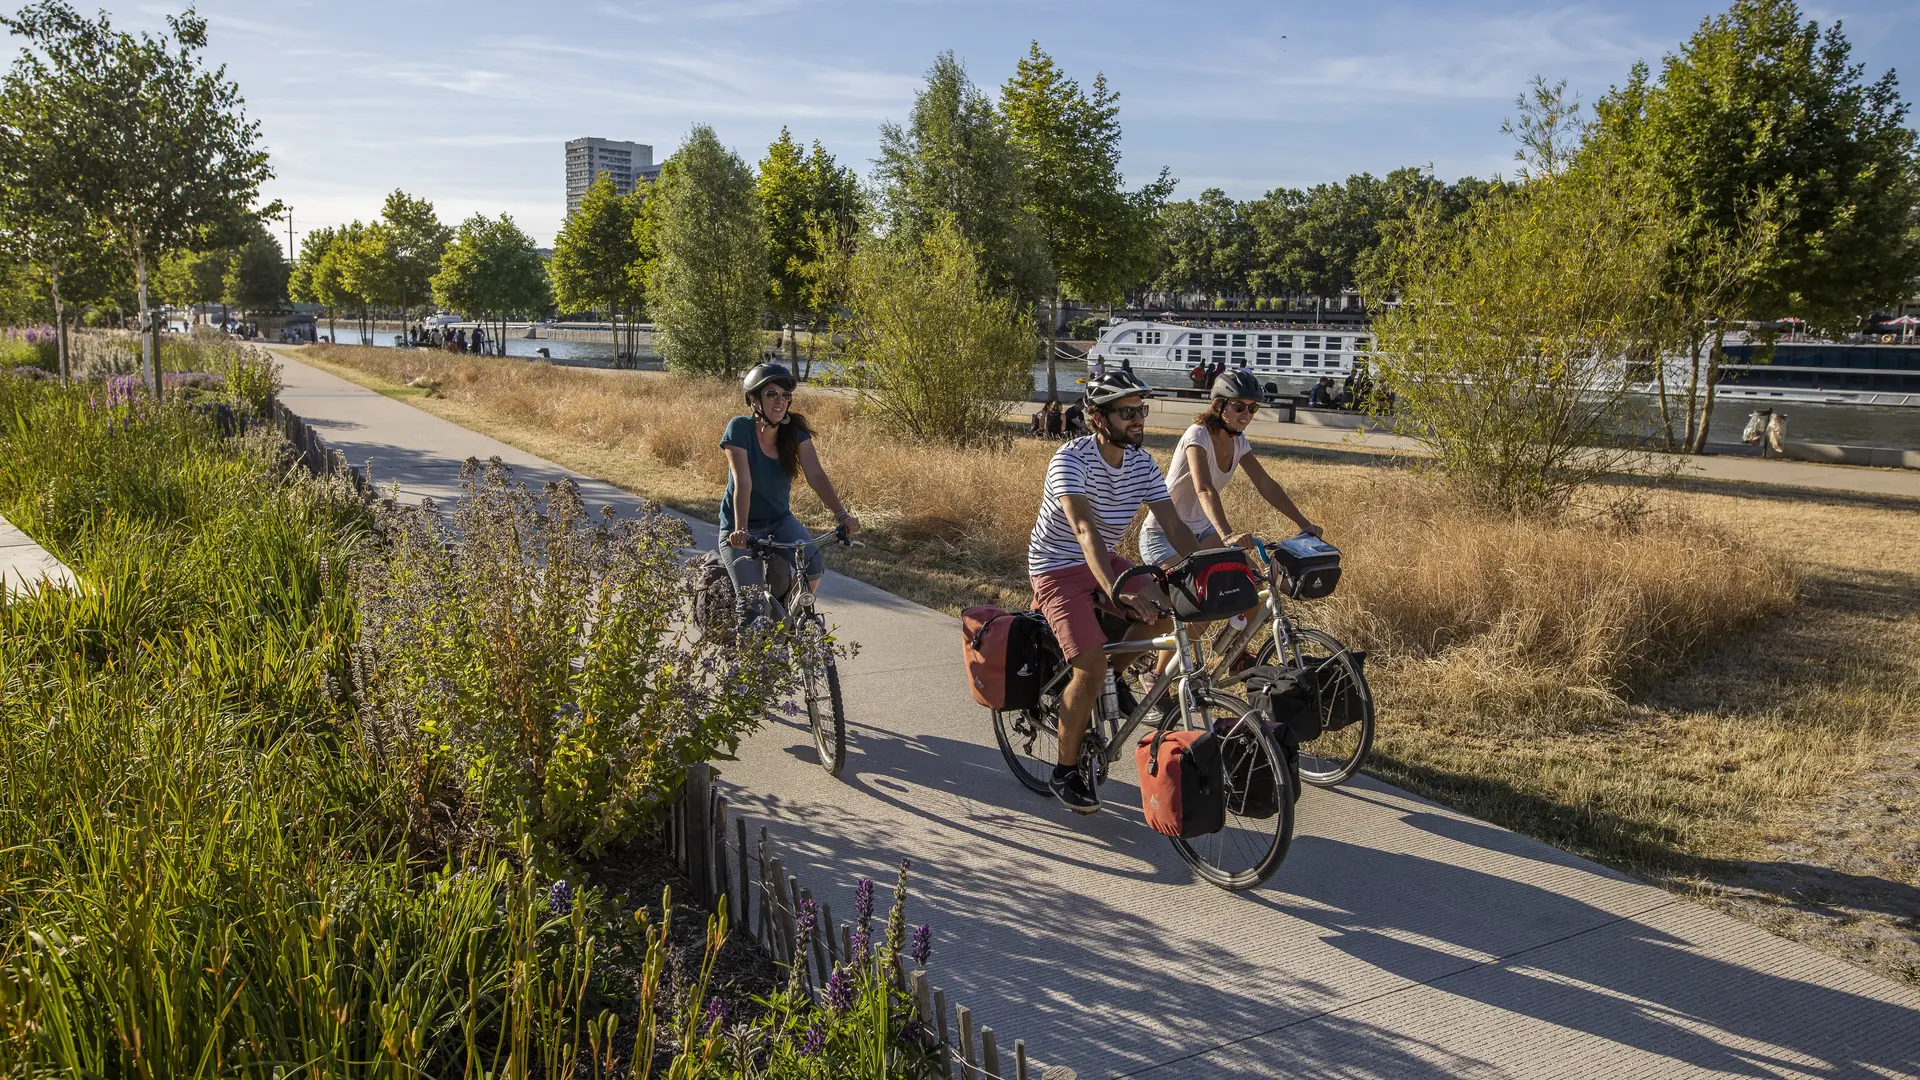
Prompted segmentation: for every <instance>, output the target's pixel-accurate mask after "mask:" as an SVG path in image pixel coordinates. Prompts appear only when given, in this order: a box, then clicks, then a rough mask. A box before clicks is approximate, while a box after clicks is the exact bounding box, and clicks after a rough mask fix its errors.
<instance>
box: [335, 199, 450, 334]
mask: <svg viewBox="0 0 1920 1080" xmlns="http://www.w3.org/2000/svg"><path fill="white" fill-rule="evenodd" d="M452 236H453V230H452V229H450V228H448V227H447V226H446V225H443V224H441V222H440V218H439V216H438V215H436V214H435V213H434V210H433V204H432V203H430V202H428V201H427V200H425V199H416V198H413V197H412V196H410V195H408V194H407V193H406V192H404V191H399V190H395V191H394V192H392V193H391V194H389V195H388V196H387V200H386V203H385V204H384V205H383V206H382V207H381V210H380V217H379V219H378V220H376V221H374V222H373V223H372V224H371V225H368V226H367V228H366V231H365V233H364V234H362V235H361V237H360V239H359V241H358V242H357V243H355V244H354V245H353V246H352V247H351V248H349V249H348V250H347V252H346V256H345V262H344V263H343V266H342V270H343V272H344V273H345V274H346V275H347V285H348V287H349V288H351V289H352V290H353V291H354V292H355V293H357V294H359V295H360V296H363V297H365V298H366V299H367V302H368V303H371V304H383V305H388V306H392V307H395V308H398V309H399V310H400V329H401V333H402V334H404V333H406V330H407V326H408V324H409V322H410V320H411V317H412V312H413V309H414V307H415V306H416V305H418V304H421V303H424V302H426V301H428V300H430V299H431V298H432V296H433V275H434V274H435V273H437V272H439V269H440V258H441V256H442V255H444V254H445V253H446V250H447V244H448V242H449V241H450V240H451V239H452Z"/></svg>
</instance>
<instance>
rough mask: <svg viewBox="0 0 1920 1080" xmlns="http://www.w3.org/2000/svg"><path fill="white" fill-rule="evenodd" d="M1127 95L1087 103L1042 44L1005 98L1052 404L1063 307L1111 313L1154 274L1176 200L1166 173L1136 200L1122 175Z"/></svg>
mask: <svg viewBox="0 0 1920 1080" xmlns="http://www.w3.org/2000/svg"><path fill="white" fill-rule="evenodd" d="M1119 99H1120V95H1119V94H1117V93H1115V92H1114V91H1113V90H1112V89H1110V88H1109V87H1108V86H1107V77H1106V75H1104V74H1099V75H1096V76H1095V77H1094V80H1093V93H1092V95H1091V96H1089V95H1088V94H1087V93H1086V92H1084V91H1082V90H1081V89H1080V84H1079V83H1077V82H1075V81H1074V80H1073V79H1070V78H1068V77H1067V75H1066V73H1065V72H1063V71H1061V70H1060V67H1059V65H1058V64H1055V63H1054V61H1053V57H1051V56H1048V55H1047V54H1046V53H1045V52H1042V51H1041V49H1040V43H1039V42H1038V41H1035V42H1032V43H1031V44H1030V45H1029V46H1028V50H1027V55H1026V56H1025V57H1024V58H1023V59H1022V60H1021V61H1020V63H1019V65H1018V66H1017V67H1016V68H1015V70H1014V73H1013V77H1012V78H1010V79H1008V80H1007V84H1006V86H1005V87H1003V88H1002V89H1001V91H1000V111H1001V112H1002V113H1003V114H1004V115H1005V116H1006V118H1007V133H1008V135H1009V137H1010V138H1011V140H1012V142H1013V145H1014V146H1015V147H1016V148H1017V149H1018V150H1019V151H1020V153H1021V157H1022V165H1021V167H1022V171H1023V173H1024V177H1025V184H1024V187H1025V190H1026V209H1027V211H1028V213H1030V214H1031V215H1032V217H1033V219H1034V221H1035V222H1037V223H1038V226H1039V228H1040V233H1041V237H1042V239H1043V241H1044V242H1045V244H1046V254H1047V268H1048V270H1049V273H1048V275H1047V278H1048V282H1047V292H1048V303H1049V313H1048V318H1047V400H1049V401H1053V400H1057V399H1058V398H1059V396H1060V394H1059V375H1058V373H1057V371H1056V359H1057V357H1058V355H1059V351H1060V299H1061V296H1062V294H1063V293H1065V294H1067V295H1071V296H1074V297H1076V298H1078V299H1081V300H1087V301H1093V302H1107V303H1111V302H1112V301H1113V300H1114V299H1116V298H1118V297H1119V296H1121V295H1122V294H1123V293H1124V292H1125V291H1126V289H1127V287H1128V286H1129V285H1131V284H1133V282H1134V280H1135V279H1136V278H1137V277H1139V276H1140V275H1141V273H1142V272H1143V271H1144V269H1145V268H1146V267H1147V266H1148V259H1149V258H1150V256H1151V251H1152V239H1153V237H1152V223H1153V219H1154V216H1155V215H1156V214H1157V213H1158V212H1159V210H1160V207H1161V206H1163V205H1165V204H1166V201H1167V196H1168V195H1170V194H1172V192H1173V185H1174V181H1173V180H1172V178H1171V177H1170V176H1169V174H1168V171H1167V170H1166V169H1161V170H1160V175H1159V177H1158V178H1156V179H1155V180H1154V182H1153V183H1151V184H1148V185H1147V186H1146V187H1144V188H1142V189H1141V190H1139V191H1135V192H1129V191H1127V190H1126V189H1125V187H1124V186H1123V184H1122V177H1121V175H1120V105H1119Z"/></svg>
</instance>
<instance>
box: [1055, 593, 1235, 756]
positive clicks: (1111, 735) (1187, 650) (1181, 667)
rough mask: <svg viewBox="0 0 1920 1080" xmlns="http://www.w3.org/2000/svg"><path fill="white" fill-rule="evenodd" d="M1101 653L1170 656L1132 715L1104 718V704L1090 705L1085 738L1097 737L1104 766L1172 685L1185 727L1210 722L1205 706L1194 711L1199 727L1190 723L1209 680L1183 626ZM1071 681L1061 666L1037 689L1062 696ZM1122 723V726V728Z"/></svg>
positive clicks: (1070, 668)
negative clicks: (1177, 689)
mask: <svg viewBox="0 0 1920 1080" xmlns="http://www.w3.org/2000/svg"><path fill="white" fill-rule="evenodd" d="M1102 651H1103V652H1104V653H1105V654H1106V655H1107V656H1108V657H1116V656H1125V655H1127V654H1129V653H1150V652H1170V653H1173V654H1174V661H1173V663H1171V664H1168V665H1167V670H1165V671H1163V672H1161V673H1160V674H1159V675H1158V676H1157V677H1156V678H1155V679H1154V680H1153V685H1152V686H1150V687H1148V688H1147V692H1146V694H1145V695H1144V696H1143V697H1141V699H1140V701H1139V703H1138V704H1136V705H1135V706H1134V709H1133V712H1131V713H1129V714H1128V715H1126V716H1124V717H1120V716H1108V715H1106V710H1105V708H1104V704H1105V703H1104V700H1102V701H1096V702H1095V703H1094V708H1093V716H1092V717H1090V718H1089V721H1088V724H1087V734H1088V735H1090V736H1091V735H1096V734H1097V735H1098V737H1099V739H1100V741H1101V743H1102V744H1103V745H1104V749H1103V750H1102V752H1101V754H1100V760H1101V761H1102V762H1104V763H1105V764H1107V765H1112V764H1113V763H1114V762H1116V761H1118V760H1119V759H1120V755H1121V753H1122V748H1123V747H1125V746H1127V745H1128V744H1129V743H1130V742H1131V741H1132V739H1133V735H1134V733H1135V732H1136V731H1138V730H1139V729H1140V725H1142V724H1144V723H1146V720H1147V717H1148V715H1149V714H1151V713H1152V712H1153V708H1154V706H1155V705H1158V704H1159V703H1160V699H1161V698H1163V697H1165V696H1166V694H1167V691H1168V690H1169V689H1171V688H1172V686H1173V684H1174V683H1176V682H1177V683H1179V684H1180V715H1181V718H1182V719H1183V720H1185V721H1186V723H1187V726H1188V727H1196V726H1200V727H1204V726H1206V725H1209V724H1211V723H1212V722H1213V721H1212V718H1211V716H1209V715H1208V712H1209V710H1208V708H1207V706H1205V705H1204V704H1202V705H1200V706H1199V707H1198V711H1199V712H1200V714H1201V715H1200V717H1199V721H1200V722H1199V725H1195V723H1194V720H1195V717H1194V712H1195V705H1194V701H1195V699H1196V698H1198V699H1201V700H1204V692H1205V690H1206V689H1207V686H1208V684H1209V683H1210V681H1211V678H1212V677H1211V675H1209V673H1207V672H1206V671H1204V670H1201V669H1200V666H1199V664H1198V656H1197V654H1196V652H1195V649H1194V645H1193V640H1192V638H1191V637H1189V636H1188V634H1187V626H1186V624H1185V623H1183V622H1179V621H1177V620H1176V621H1175V622H1174V624H1173V632H1172V633H1170V634H1160V635H1157V636H1155V637H1151V638H1135V639H1130V640H1123V641H1113V642H1108V643H1107V644H1106V645H1104V646H1102ZM1122 666H1124V665H1122ZM1072 677H1073V666H1072V665H1070V664H1062V665H1061V666H1060V671H1059V672H1058V673H1056V674H1055V675H1054V677H1053V678H1052V679H1049V680H1048V681H1047V684H1046V686H1044V687H1042V688H1041V693H1042V694H1049V693H1061V692H1064V691H1065V689H1066V683H1067V680H1069V679H1071V678H1072ZM1115 677H1116V678H1118V673H1117V672H1116V673H1115ZM1196 684H1197V685H1196ZM1190 689H1197V690H1199V691H1200V693H1198V694H1196V693H1192V692H1189V691H1190ZM1104 696H1105V695H1102V697H1103V699H1104ZM1123 722H1124V726H1122V724H1123Z"/></svg>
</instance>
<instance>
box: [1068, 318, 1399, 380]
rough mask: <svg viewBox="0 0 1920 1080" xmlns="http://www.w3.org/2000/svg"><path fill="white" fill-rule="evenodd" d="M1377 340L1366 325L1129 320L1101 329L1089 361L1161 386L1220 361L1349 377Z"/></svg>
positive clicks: (1272, 371) (1300, 375)
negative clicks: (1124, 366) (1125, 368)
mask: <svg viewBox="0 0 1920 1080" xmlns="http://www.w3.org/2000/svg"><path fill="white" fill-rule="evenodd" d="M1372 342H1373V336H1372V335H1371V334H1369V333H1368V332H1367V329H1366V327H1364V326H1352V325H1347V326H1337V325H1301V324H1297V323H1296V324H1283V325H1274V324H1260V323H1252V324H1249V323H1217V324H1204V323H1193V324H1190V323H1185V322H1165V321H1159V320H1144V319H1129V320H1125V321H1121V322H1116V323H1114V324H1113V325H1112V326H1109V327H1107V328H1106V329H1104V330H1102V331H1101V332H1100V340H1098V341H1096V342H1094V343H1093V346H1092V347H1091V348H1090V349H1088V350H1087V359H1088V360H1089V361H1091V360H1093V359H1094V358H1095V357H1099V358H1101V359H1102V360H1104V361H1105V362H1106V363H1107V364H1108V365H1109V366H1118V365H1119V364H1120V362H1121V361H1123V360H1124V361H1126V362H1127V364H1128V366H1129V367H1131V368H1132V369H1133V371H1134V372H1135V373H1136V374H1138V375H1140V376H1141V377H1142V378H1147V379H1148V381H1149V382H1159V383H1169V382H1172V383H1185V381H1186V379H1187V373H1188V372H1189V371H1191V370H1192V369H1193V368H1194V367H1196V366H1198V365H1201V364H1212V363H1214V362H1215V361H1218V362H1220V363H1222V364H1225V365H1226V366H1227V367H1230V368H1234V367H1244V368H1249V369H1251V370H1252V371H1253V372H1254V373H1255V374H1257V375H1274V376H1279V377H1292V378H1296V379H1309V380H1312V379H1319V378H1323V377H1327V376H1331V377H1332V378H1334V379H1344V378H1346V377H1347V375H1348V374H1350V373H1351V372H1352V371H1353V365H1354V364H1355V362H1356V361H1358V360H1360V359H1362V358H1364V357H1365V356H1366V355H1367V354H1368V351H1369V349H1370V347H1371V345H1372ZM1154 376H1157V378H1153V377H1154Z"/></svg>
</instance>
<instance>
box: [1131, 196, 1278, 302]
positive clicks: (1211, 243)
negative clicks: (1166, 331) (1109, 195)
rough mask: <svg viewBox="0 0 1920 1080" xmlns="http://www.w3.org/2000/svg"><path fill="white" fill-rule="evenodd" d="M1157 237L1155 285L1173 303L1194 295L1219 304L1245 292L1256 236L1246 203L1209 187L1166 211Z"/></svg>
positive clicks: (1161, 216)
mask: <svg viewBox="0 0 1920 1080" xmlns="http://www.w3.org/2000/svg"><path fill="white" fill-rule="evenodd" d="M1160 237H1161V240H1160V242H1161V244H1162V245H1164V253H1163V255H1162V257H1161V270H1160V276H1159V277H1158V278H1156V279H1155V282H1154V285H1155V287H1156V288H1158V289H1162V290H1164V291H1166V292H1168V293H1170V294H1172V296H1173V300H1174V302H1175V303H1180V302H1181V297H1183V296H1186V295H1191V294H1194V293H1198V294H1200V295H1202V296H1205V297H1206V298H1207V299H1208V300H1218V299H1220V298H1221V297H1225V296H1239V295H1244V294H1246V293H1247V292H1249V291H1250V289H1251V286H1250V285H1249V278H1250V277H1251V275H1252V273H1253V260H1254V245H1255V242H1256V235H1255V232H1254V227H1253V223H1252V222H1251V221H1250V220H1249V219H1248V215H1247V206H1246V204H1244V203H1240V202H1237V201H1235V200H1234V199H1233V198H1231V197H1230V196H1228V195H1227V193H1226V192H1224V191H1222V190H1220V189H1219V188H1208V189H1207V190H1205V191H1203V192H1201V193H1200V197H1199V198H1198V199H1189V200H1186V201H1183V202H1177V203H1172V204H1170V205H1168V206H1167V208H1166V209H1165V211H1163V212H1162V213H1161V215H1160Z"/></svg>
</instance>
